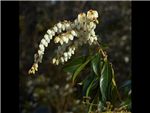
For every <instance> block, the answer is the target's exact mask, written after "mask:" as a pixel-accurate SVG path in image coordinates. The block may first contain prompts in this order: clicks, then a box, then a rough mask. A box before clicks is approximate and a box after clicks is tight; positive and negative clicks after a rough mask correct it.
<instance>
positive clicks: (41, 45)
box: [39, 44, 45, 52]
mask: <svg viewBox="0 0 150 113" xmlns="http://www.w3.org/2000/svg"><path fill="white" fill-rule="evenodd" d="M39 48H40V50H41V51H43V52H44V49H45V48H44V45H43V44H40V45H39Z"/></svg>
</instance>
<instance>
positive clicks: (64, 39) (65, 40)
mask: <svg viewBox="0 0 150 113" xmlns="http://www.w3.org/2000/svg"><path fill="white" fill-rule="evenodd" d="M62 40H63V41H64V42H66V43H68V38H67V37H66V36H65V35H64V36H62Z"/></svg>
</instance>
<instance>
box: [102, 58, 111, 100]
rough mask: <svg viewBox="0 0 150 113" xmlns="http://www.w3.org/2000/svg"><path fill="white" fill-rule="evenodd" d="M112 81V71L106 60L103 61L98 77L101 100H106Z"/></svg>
mask: <svg viewBox="0 0 150 113" xmlns="http://www.w3.org/2000/svg"><path fill="white" fill-rule="evenodd" d="M111 82H112V71H111V67H110V64H109V62H108V61H105V62H104V65H103V68H102V71H101V77H100V91H101V94H102V101H103V102H106V100H107V97H108V96H109V95H108V89H109V85H110V84H111Z"/></svg>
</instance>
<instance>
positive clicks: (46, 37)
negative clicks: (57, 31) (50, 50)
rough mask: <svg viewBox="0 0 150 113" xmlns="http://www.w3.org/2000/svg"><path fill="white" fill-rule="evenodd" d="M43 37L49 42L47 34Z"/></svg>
mask: <svg viewBox="0 0 150 113" xmlns="http://www.w3.org/2000/svg"><path fill="white" fill-rule="evenodd" d="M44 36H45V37H44V38H45V40H46V41H47V43H50V39H49V37H48V35H44Z"/></svg>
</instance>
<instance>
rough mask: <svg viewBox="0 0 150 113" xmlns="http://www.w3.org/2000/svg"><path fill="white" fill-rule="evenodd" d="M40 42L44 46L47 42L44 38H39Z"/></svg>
mask: <svg viewBox="0 0 150 113" xmlns="http://www.w3.org/2000/svg"><path fill="white" fill-rule="evenodd" d="M41 43H42V44H43V45H44V46H45V47H47V46H48V43H47V41H46V40H45V39H44V38H43V39H42V40H41Z"/></svg>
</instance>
